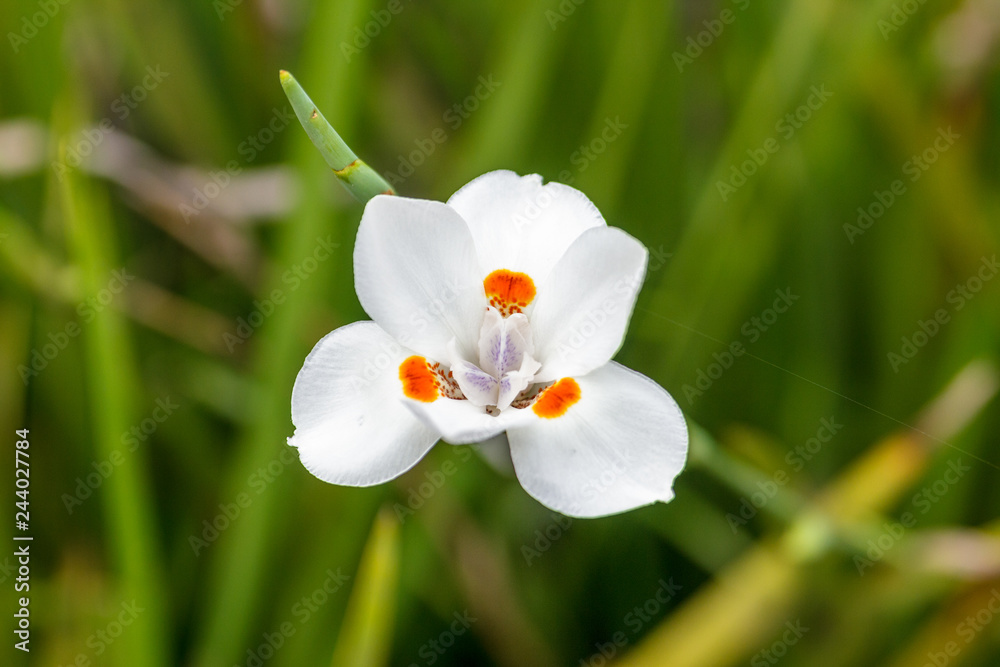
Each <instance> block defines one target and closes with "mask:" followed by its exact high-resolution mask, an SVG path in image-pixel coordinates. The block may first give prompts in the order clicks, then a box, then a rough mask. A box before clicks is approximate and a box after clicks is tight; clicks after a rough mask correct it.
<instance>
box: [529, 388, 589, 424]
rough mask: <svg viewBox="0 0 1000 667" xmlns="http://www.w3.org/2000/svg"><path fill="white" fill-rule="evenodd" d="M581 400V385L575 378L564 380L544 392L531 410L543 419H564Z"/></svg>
mask: <svg viewBox="0 0 1000 667" xmlns="http://www.w3.org/2000/svg"><path fill="white" fill-rule="evenodd" d="M579 400H580V385H578V384H577V383H576V380H574V379H573V378H563V379H562V380H559V382H556V383H555V384H554V385H552V386H551V387H549V388H547V389H544V390H542V393H541V394H539V395H538V400H536V401H535V403H534V405H532V406H531V409H532V410H534V411H535V414H536V415H538V416H539V417H542V418H543V419H555V418H556V417H562V416H563V415H564V414H566V411H567V410H569V408H570V406H571V405H573V404H574V403H576V402H577V401H579Z"/></svg>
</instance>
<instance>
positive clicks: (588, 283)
mask: <svg viewBox="0 0 1000 667" xmlns="http://www.w3.org/2000/svg"><path fill="white" fill-rule="evenodd" d="M647 257H648V253H647V252H646V248H645V247H644V246H643V245H642V244H641V243H640V242H639V241H637V240H636V239H634V238H632V237H631V236H629V235H628V234H626V233H625V232H623V231H622V230H620V229H617V228H615V227H600V228H597V229H590V230H587V231H586V232H584V233H583V234H581V235H580V238H578V239H577V240H576V241H574V242H573V245H571V246H570V247H569V250H567V251H566V254H565V255H563V257H562V259H561V260H559V263H558V264H557V265H556V267H555V269H553V270H552V275H551V276H549V279H548V280H547V281H546V282H545V283H544V284H543V285H542V286H541V287H539V289H538V298H537V299H536V300H535V310H534V313H532V316H531V328H532V333H533V335H534V343H535V358H536V359H538V360H539V361H540V362H542V368H541V370H540V371H539V372H538V377H537V378H536V381H549V380H555V379H557V378H560V377H576V376H578V375H583V374H585V373H589V372H590V371H591V370H593V369H595V368H598V367H600V366H602V365H604V364H605V363H607V362H608V360H610V359H611V357H613V356H614V355H615V352H617V351H618V348H620V347H621V344H622V341H623V340H624V338H625V331H626V330H627V329H628V321H629V318H630V317H631V316H632V308H633V307H634V306H635V298H636V295H637V294H638V293H639V288H640V287H641V286H642V280H643V277H644V276H645V273H646V259H647Z"/></svg>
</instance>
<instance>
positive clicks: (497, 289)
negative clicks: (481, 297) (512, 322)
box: [483, 269, 535, 317]
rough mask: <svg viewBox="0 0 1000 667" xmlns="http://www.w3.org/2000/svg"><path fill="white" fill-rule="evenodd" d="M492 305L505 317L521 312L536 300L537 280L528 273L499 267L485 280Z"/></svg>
mask: <svg viewBox="0 0 1000 667" xmlns="http://www.w3.org/2000/svg"><path fill="white" fill-rule="evenodd" d="M483 287H484V288H485V289H486V298H487V299H489V302H490V305H491V306H493V307H494V308H496V309H497V310H499V311H500V314H501V315H503V316H504V317H509V316H510V315H513V314H514V313H520V312H521V309H522V308H527V307H528V304H529V303H531V302H532V301H534V300H535V281H534V280H532V279H531V276H529V275H528V274H527V273H517V272H515V271H508V270H507V269H497V270H496V271H494V272H493V273H491V274H490V275H488V276H486V280H484V281H483Z"/></svg>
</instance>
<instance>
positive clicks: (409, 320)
mask: <svg viewBox="0 0 1000 667" xmlns="http://www.w3.org/2000/svg"><path fill="white" fill-rule="evenodd" d="M484 275H485V274H484V273H483V272H482V269H480V267H479V260H478V259H477V257H476V249H475V244H474V243H473V240H472V236H471V235H470V233H469V228H468V226H466V224H465V222H464V221H463V220H462V218H461V217H459V215H458V214H457V213H455V211H454V210H453V209H452V208H451V207H449V206H448V205H447V204H442V203H440V202H433V201H424V200H421V199H407V198H405V197H396V196H389V195H378V196H376V197H375V198H373V199H372V200H371V201H369V202H368V205H367V206H366V207H365V212H364V215H363V216H362V218H361V226H360V228H359V229H358V240H357V245H356V246H355V248H354V283H355V287H356V289H357V292H358V298H359V299H360V300H361V305H362V306H363V307H364V309H365V311H366V312H367V313H368V314H369V315H370V316H371V318H372V319H373V320H375V322H376V323H378V324H379V326H381V327H382V328H383V329H385V331H386V332H387V333H388V334H389V335H390V336H393V337H394V338H395V339H396V340H398V341H400V342H401V343H402V344H404V345H406V346H407V347H409V348H411V349H413V350H415V351H417V352H419V353H420V354H422V355H424V356H426V357H428V358H430V359H433V360H435V361H444V360H446V359H447V346H448V342H449V341H450V340H451V339H452V338H455V339H457V340H458V344H459V348H460V349H461V350H462V353H463V355H472V354H473V352H474V351H475V350H476V349H477V348H476V342H477V341H478V340H479V327H480V325H481V324H482V321H483V313H484V312H485V310H486V295H485V292H484V290H483V276H484ZM469 358H473V357H471V356H469Z"/></svg>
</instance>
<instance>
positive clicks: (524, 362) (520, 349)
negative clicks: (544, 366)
mask: <svg viewBox="0 0 1000 667" xmlns="http://www.w3.org/2000/svg"><path fill="white" fill-rule="evenodd" d="M533 352H534V345H533V344H532V340H531V325H530V324H529V323H528V318H527V317H525V316H524V315H523V314H522V313H514V314H512V315H510V316H509V317H504V316H503V315H501V313H500V311H499V310H498V309H497V308H495V307H493V306H490V307H488V308H487V309H486V315H485V316H484V317H483V326H482V329H481V330H480V333H479V364H478V365H477V364H474V363H472V362H471V361H468V360H467V359H463V358H461V357H460V356H459V355H458V354H457V346H456V345H452V359H451V372H452V374H453V377H454V378H455V382H457V383H458V386H459V387H460V388H461V389H462V393H463V394H465V397H466V398H467V399H469V401H471V402H472V403H473V404H474V405H478V406H481V407H484V408H487V412H490V413H496V412H498V411H500V410H503V409H504V408H507V407H509V406H510V404H511V403H512V402H513V401H514V399H515V398H517V395H518V394H520V393H521V392H522V391H524V390H525V389H527V388H528V386H530V385H531V383H532V381H533V380H534V378H535V373H536V372H538V369H539V368H541V364H540V363H538V362H537V361H535V359H534V357H532V353H533Z"/></svg>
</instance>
